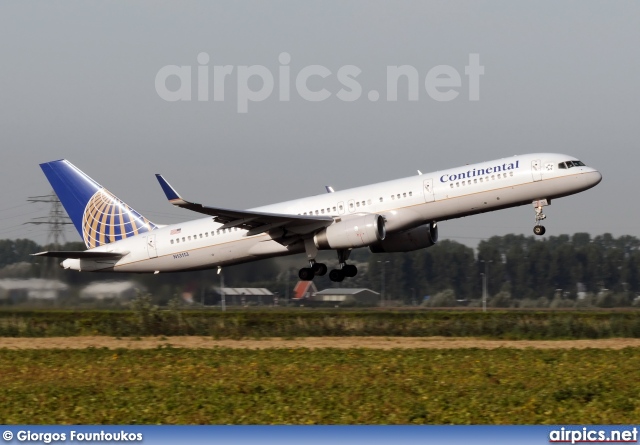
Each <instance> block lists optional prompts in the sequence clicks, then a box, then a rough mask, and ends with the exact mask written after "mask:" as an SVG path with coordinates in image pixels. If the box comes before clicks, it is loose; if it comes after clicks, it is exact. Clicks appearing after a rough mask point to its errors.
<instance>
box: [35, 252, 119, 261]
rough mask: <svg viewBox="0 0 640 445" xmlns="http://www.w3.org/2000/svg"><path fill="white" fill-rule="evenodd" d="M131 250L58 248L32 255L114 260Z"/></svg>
mask: <svg viewBox="0 0 640 445" xmlns="http://www.w3.org/2000/svg"><path fill="white" fill-rule="evenodd" d="M128 253H129V252H89V251H73V250H67V251H64V250H58V251H47V252H38V253H34V254H32V255H31V256H44V257H51V258H71V259H76V260H104V259H109V260H114V259H117V258H122V257H123V256H125V255H127V254H128Z"/></svg>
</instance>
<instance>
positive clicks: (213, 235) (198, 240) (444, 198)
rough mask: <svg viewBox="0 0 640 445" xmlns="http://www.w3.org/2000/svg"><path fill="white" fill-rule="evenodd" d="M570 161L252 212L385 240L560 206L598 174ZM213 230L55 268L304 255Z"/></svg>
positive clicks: (268, 239)
mask: <svg viewBox="0 0 640 445" xmlns="http://www.w3.org/2000/svg"><path fill="white" fill-rule="evenodd" d="M569 160H575V158H573V157H571V156H567V155H562V154H552V153H535V154H528V155H522V156H513V157H511V158H504V159H499V160H495V161H489V162H482V163H479V164H473V165H465V166H463V167H458V168H453V169H449V170H442V171H437V172H433V173H425V174H422V175H415V176H411V177H408V178H403V179H397V180H393V181H387V182H381V183H377V184H372V185H368V186H363V187H356V188H352V189H348V190H342V191H338V192H335V193H326V194H323V195H318V196H312V197H308V198H302V199H296V200H293V201H287V202H282V203H278V204H272V205H268V206H264V207H259V208H255V209H251V210H253V211H257V212H266V213H278V214H292V215H328V216H333V217H336V218H343V219H344V218H346V217H347V216H348V215H357V214H366V213H374V214H380V215H382V216H383V217H384V219H385V221H386V222H385V227H386V231H387V234H389V233H393V232H397V231H401V230H406V229H410V228H414V227H418V226H421V225H423V224H425V223H428V222H432V221H444V220H448V219H453V218H459V217H462V216H467V215H473V214H477V213H483V212H488V211H492V210H498V209H502V208H507V207H514V206H519V205H523V204H530V203H531V202H532V201H534V200H538V199H554V198H560V197H563V196H567V195H571V194H574V193H578V192H581V191H583V190H586V189H589V188H591V187H593V186H595V185H596V184H598V183H599V182H600V180H601V178H602V177H601V175H600V173H599V172H598V171H597V170H595V169H593V168H591V167H586V166H576V167H573V168H566V169H560V168H558V165H559V163H561V162H564V161H569ZM220 227H221V224H219V223H215V222H213V219H212V218H211V217H205V218H200V219H197V220H193V221H188V222H184V223H180V224H173V225H169V226H164V227H160V228H158V229H156V230H153V231H152V232H150V233H147V234H143V235H138V236H134V237H131V238H127V239H124V240H121V241H117V242H115V243H111V244H107V245H103V246H100V247H98V248H96V249H93V251H102V252H128V254H127V255H125V256H123V257H122V258H120V259H118V260H101V261H95V260H76V259H68V260H65V261H63V263H62V266H63V267H65V268H67V269H75V270H83V271H115V272H152V273H153V272H176V271H183V270H199V269H209V268H214V267H218V266H227V265H232V264H239V263H243V262H248V261H254V260H258V259H262V258H269V257H274V256H280V255H288V254H295V253H300V252H303V251H304V244H303V243H301V242H296V243H293V244H288V245H287V243H283V242H282V232H280V233H276V232H277V230H276V231H275V232H265V233H261V234H259V235H254V236H247V231H246V230H243V229H240V228H231V229H225V230H220ZM274 238H276V239H277V240H274Z"/></svg>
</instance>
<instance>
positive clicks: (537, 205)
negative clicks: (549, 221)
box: [533, 199, 550, 236]
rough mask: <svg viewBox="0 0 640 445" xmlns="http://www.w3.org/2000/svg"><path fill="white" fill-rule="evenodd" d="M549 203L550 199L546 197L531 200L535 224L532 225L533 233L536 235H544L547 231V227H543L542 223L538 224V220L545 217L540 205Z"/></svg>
mask: <svg viewBox="0 0 640 445" xmlns="http://www.w3.org/2000/svg"><path fill="white" fill-rule="evenodd" d="M549 204H550V201H548V200H546V199H539V200H537V201H533V208H534V210H535V211H536V225H535V226H533V233H534V234H536V235H538V236H542V235H544V234H545V232H546V231H547V229H545V227H544V226H543V225H542V224H540V221H542V220H543V219H546V218H547V216H546V215H545V214H544V213H542V207H544V206H546V205H549Z"/></svg>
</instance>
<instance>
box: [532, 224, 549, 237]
mask: <svg viewBox="0 0 640 445" xmlns="http://www.w3.org/2000/svg"><path fill="white" fill-rule="evenodd" d="M546 231H547V229H545V228H544V226H535V227H534V228H533V233H535V234H536V235H538V236H542V235H544V233H545V232H546Z"/></svg>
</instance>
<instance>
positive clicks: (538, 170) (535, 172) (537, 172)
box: [531, 159, 542, 181]
mask: <svg viewBox="0 0 640 445" xmlns="http://www.w3.org/2000/svg"><path fill="white" fill-rule="evenodd" d="M531 176H533V180H534V181H540V180H542V162H540V159H535V160H533V161H531Z"/></svg>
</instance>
